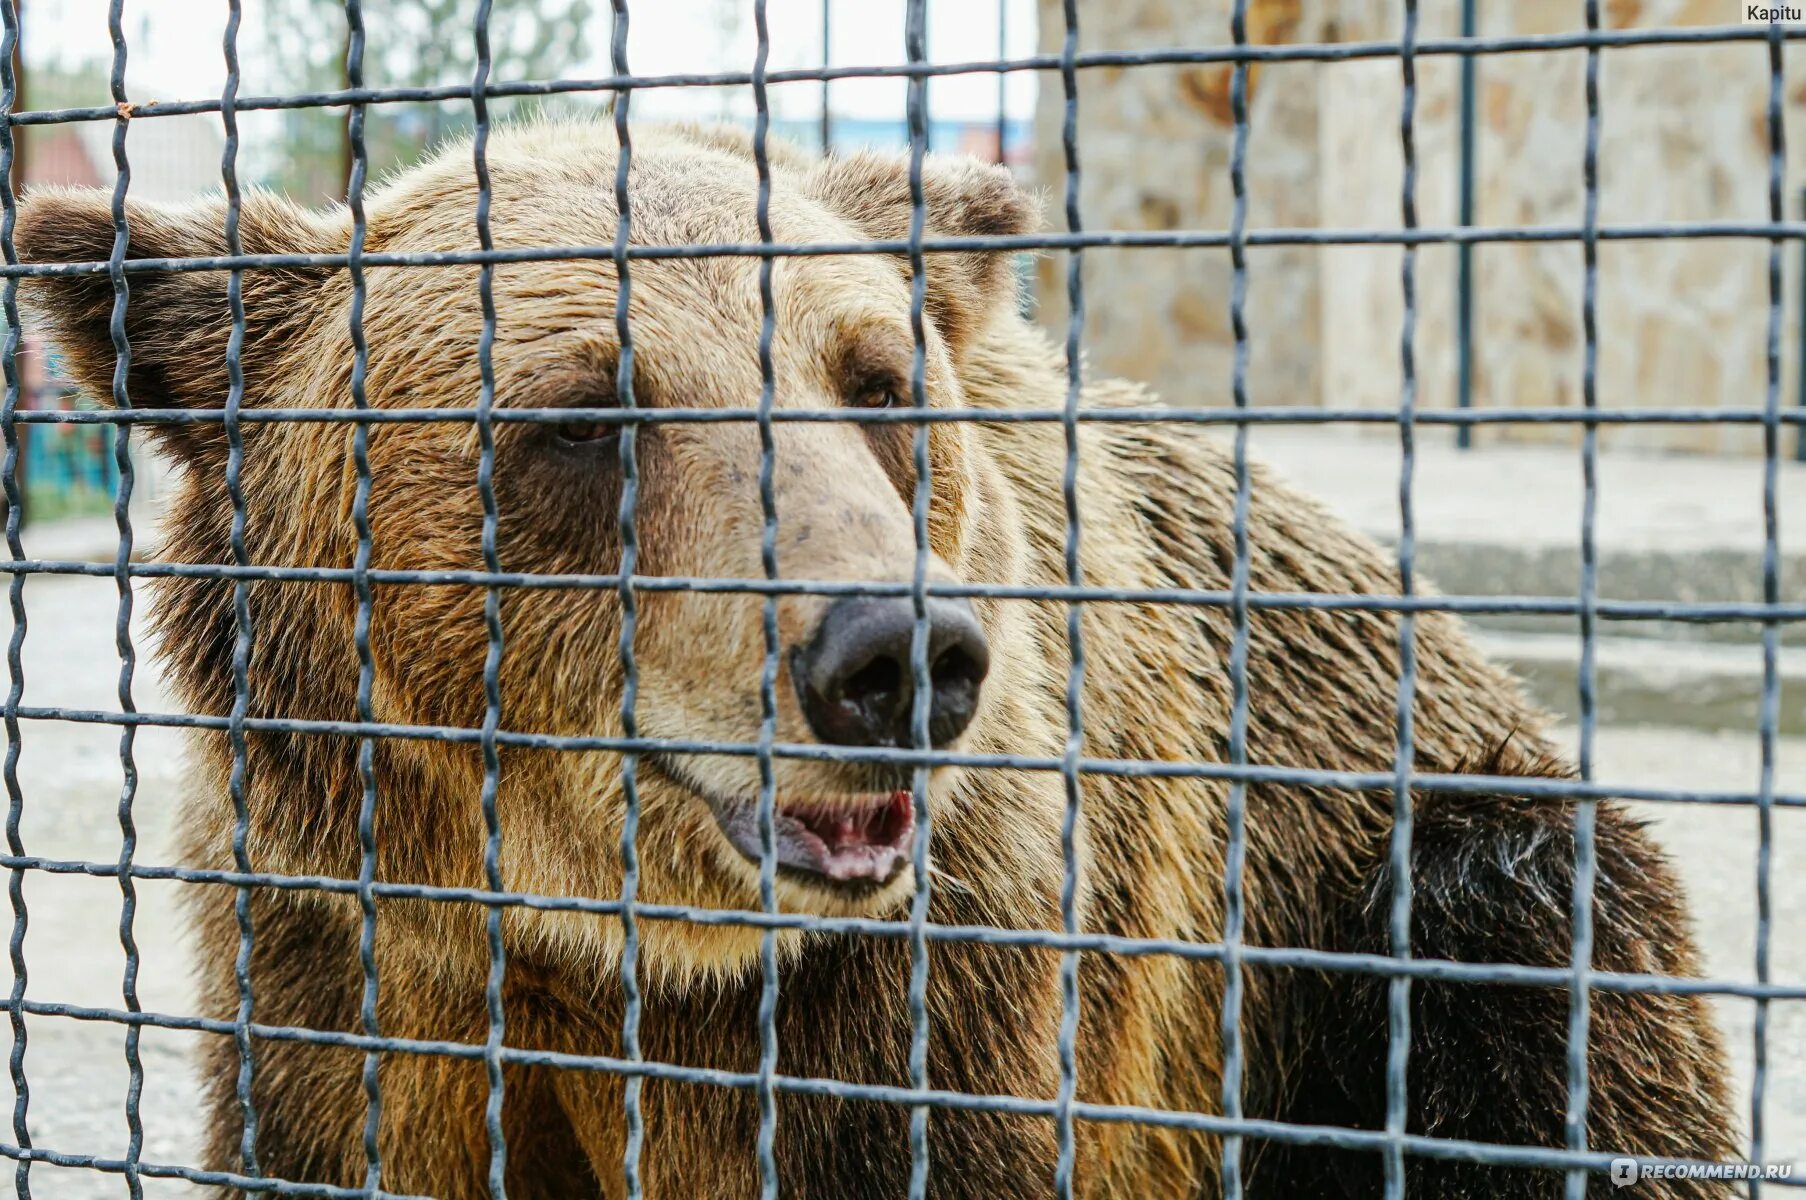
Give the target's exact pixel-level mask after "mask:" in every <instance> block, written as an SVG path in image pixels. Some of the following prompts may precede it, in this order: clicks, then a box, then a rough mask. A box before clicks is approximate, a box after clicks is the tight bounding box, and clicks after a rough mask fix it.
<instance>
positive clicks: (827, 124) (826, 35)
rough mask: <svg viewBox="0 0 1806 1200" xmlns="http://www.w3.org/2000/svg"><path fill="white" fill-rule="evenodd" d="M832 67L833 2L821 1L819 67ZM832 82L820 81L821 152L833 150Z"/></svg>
mask: <svg viewBox="0 0 1806 1200" xmlns="http://www.w3.org/2000/svg"><path fill="white" fill-rule="evenodd" d="M833 65H834V0H821V66H822V70H823V71H826V70H827V69H828V68H829V67H831V66H833ZM832 84H833V81H832V80H830V79H827V78H826V77H824V78H823V79H822V81H821V152H822V153H823V154H829V153H831V152H832V151H833V149H834V110H833V109H832V108H830V107H828V88H829V87H831V86H832Z"/></svg>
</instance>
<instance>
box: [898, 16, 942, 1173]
mask: <svg viewBox="0 0 1806 1200" xmlns="http://www.w3.org/2000/svg"><path fill="white" fill-rule="evenodd" d="M903 49H904V54H905V57H906V58H907V59H908V61H909V62H910V63H911V64H917V63H924V62H927V61H928V5H927V0H908V5H907V7H906V9H905V12H904V25H903ZM908 96H909V99H908V110H909V111H908V116H909V289H910V290H909V328H910V334H911V337H912V338H913V340H914V342H915V348H914V351H913V353H912V355H911V358H910V364H909V402H910V405H911V407H913V408H914V409H916V411H917V412H918V413H920V412H921V411H922V410H924V409H926V408H927V407H928V329H927V318H926V315H925V314H926V309H927V303H928V268H927V264H926V263H925V262H924V260H923V253H922V232H923V229H924V228H925V226H926V225H927V220H928V205H927V201H926V199H925V197H924V195H923V191H922V160H923V158H924V156H925V155H926V154H927V152H928V78H927V76H925V75H921V74H914V75H911V76H910V77H909V93H908ZM912 446H913V450H914V460H915V472H916V488H915V495H914V498H913V503H912V504H911V514H912V516H913V518H914V523H915V538H916V556H915V569H914V572H913V574H912V576H911V579H910V600H911V602H912V603H913V604H914V606H915V626H914V628H913V629H912V630H911V631H910V641H909V669H910V677H911V682H912V686H913V688H914V697H913V703H912V705H911V707H912V712H911V714H910V727H911V743H912V745H914V747H915V748H916V749H917V750H928V749H930V748H932V746H933V741H932V739H931V736H930V733H929V706H930V703H931V701H932V699H933V687H934V684H933V680H932V678H931V676H930V674H929V670H928V633H929V629H928V508H929V504H930V503H931V501H932V499H933V496H934V479H933V476H932V474H931V464H930V463H929V460H928V425H927V423H926V422H924V421H920V420H917V421H916V422H915V423H914V433H913V443H912ZM930 774H931V771H930V768H929V767H927V766H925V765H918V766H917V767H916V768H915V769H914V772H913V777H912V779H911V784H910V792H911V802H912V803H913V805H914V807H915V818H916V840H915V845H914V846H913V847H912V850H913V859H914V866H915V895H914V896H913V897H912V898H911V900H910V904H909V1020H910V1038H909V1085H910V1087H912V1088H914V1089H915V1090H916V1091H918V1092H920V1091H926V1090H927V1088H928V933H927V929H926V926H927V923H928V905H929V900H930V893H931V891H932V888H931V886H930V884H929V880H928V863H929V854H928V846H929V837H930V835H931V833H932V829H931V818H930V815H929V812H928V784H929V778H930ZM927 1195H928V1105H926V1104H912V1105H911V1106H910V1109H909V1200H926V1197H927Z"/></svg>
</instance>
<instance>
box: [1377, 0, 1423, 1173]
mask: <svg viewBox="0 0 1806 1200" xmlns="http://www.w3.org/2000/svg"><path fill="white" fill-rule="evenodd" d="M1416 50H1417V0H1404V29H1403V31H1402V36H1401V37H1400V39H1399V69H1400V72H1401V77H1402V83H1403V89H1402V97H1401V101H1400V105H1399V119H1398V135H1399V150H1400V153H1401V159H1402V163H1403V171H1402V172H1401V176H1402V179H1401V183H1400V187H1399V211H1400V216H1401V218H1402V222H1403V225H1404V228H1405V230H1406V232H1407V233H1409V232H1410V231H1412V230H1415V229H1416V228H1417V57H1416ZM1399 289H1400V292H1401V294H1402V297H1403V301H1404V313H1403V320H1402V322H1401V329H1400V333H1399V339H1398V359H1399V396H1398V441H1399V473H1398V518H1399V520H1398V590H1399V595H1401V596H1410V595H1412V594H1413V591H1414V588H1415V584H1416V579H1415V575H1416V571H1415V566H1416V557H1417V518H1416V511H1415V507H1414V505H1413V503H1412V498H1411V486H1412V482H1413V476H1414V474H1415V472H1416V469H1417V432H1416V424H1415V422H1416V417H1417V247H1416V245H1415V244H1414V243H1411V242H1409V241H1407V242H1406V243H1405V245H1404V246H1403V247H1402V248H1401V262H1400V266H1399ZM1416 696H1417V623H1416V618H1415V615H1414V614H1413V613H1412V612H1411V611H1410V610H1408V609H1407V610H1404V611H1401V612H1400V613H1399V614H1398V708H1397V713H1396V718H1395V729H1394V734H1395V738H1396V743H1397V744H1396V751H1397V758H1396V760H1395V762H1394V764H1393V771H1394V774H1393V780H1392V841H1391V847H1390V859H1389V861H1390V867H1391V871H1392V905H1391V913H1390V920H1389V923H1388V925H1389V927H1388V931H1387V932H1388V947H1389V951H1390V953H1391V955H1392V957H1394V958H1401V959H1408V958H1410V957H1411V835H1412V816H1413V813H1412V801H1411V765H1412V762H1413V751H1414V746H1413V737H1414V733H1413V730H1414V718H1415V713H1414V708H1415V704H1416ZM1410 1056H1411V980H1410V978H1409V977H1408V976H1405V975H1395V976H1393V977H1392V979H1391V980H1389V981H1388V984H1387V989H1386V1133H1387V1135H1388V1138H1389V1140H1388V1142H1387V1145H1386V1152H1385V1177H1386V1197H1387V1200H1399V1197H1402V1196H1403V1195H1404V1194H1405V1153H1404V1143H1403V1142H1402V1141H1401V1140H1400V1139H1401V1138H1402V1137H1403V1136H1404V1133H1405V1118H1406V1115H1407V1112H1408V1110H1409V1102H1408V1096H1409V1093H1408V1092H1407V1091H1406V1087H1405V1078H1406V1069H1407V1067H1408V1066H1409V1063H1410Z"/></svg>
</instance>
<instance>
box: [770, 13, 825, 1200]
mask: <svg viewBox="0 0 1806 1200" xmlns="http://www.w3.org/2000/svg"><path fill="white" fill-rule="evenodd" d="M823 11H824V12H825V11H826V0H824V4H823ZM753 28H754V31H755V32H756V34H757V37H758V48H757V50H756V52H755V54H754V58H753V77H752V91H753V107H754V109H755V111H756V116H755V118H754V122H753V165H754V168H755V169H756V170H757V171H758V176H759V191H758V202H757V203H758V222H759V241H760V242H762V243H764V244H765V245H767V246H769V245H771V244H772V242H773V240H774V239H773V236H772V231H771V159H770V157H769V156H768V154H767V151H766V139H767V138H768V137H769V136H770V134H771V97H770V95H769V94H768V93H767V91H766V87H765V71H766V67H767V66H768V65H769V63H770V61H771V28H770V25H769V24H768V22H767V18H766V0H753ZM824 45H825V42H824ZM824 111H826V110H825V109H824ZM774 266H775V260H774V259H773V258H772V256H771V255H770V254H764V255H761V256H760V258H759V513H760V517H761V523H760V529H759V561H760V564H761V565H762V566H763V567H764V570H765V578H766V579H768V580H770V581H772V582H774V583H775V582H776V581H777V578H778V507H777V496H776V494H775V493H774V491H773V490H772V476H773V473H774V471H775V470H776V467H777V447H776V444H775V443H774V441H773V439H772V429H771V410H772V406H773V404H774V403H775V402H776V398H777V368H776V365H775V363H774V362H773V361H772V354H771V345H772V340H773V339H774V338H775V337H776V336H777V328H778V319H777V300H776V297H775V296H774V294H773V291H772V271H773V268H774ZM760 609H761V616H762V619H763V624H764V630H765V661H764V663H763V664H762V665H761V667H760V670H759V742H758V760H759V805H758V822H759V907H760V909H761V910H762V911H764V912H766V913H768V914H770V915H772V916H776V915H777V911H778V846H777V817H776V812H777V802H778V801H777V772H776V769H775V767H774V765H773V763H772V757H771V747H772V744H773V743H774V742H775V741H776V740H777V735H778V693H777V687H778V597H777V594H776V593H775V592H769V593H767V594H766V596H765V599H764V602H763V603H762V604H761V606H760ZM759 972H760V981H761V982H760V989H759V1086H758V1092H759V1135H758V1144H757V1153H758V1160H759V1193H760V1195H761V1196H763V1197H764V1198H765V1200H776V1197H777V1194H778V1160H777V1136H778V1106H777V1085H776V1082H775V1080H776V1076H777V1070H778V931H777V929H776V928H775V927H772V926H767V927H766V928H765V930H764V931H763V932H761V933H760V935H759Z"/></svg>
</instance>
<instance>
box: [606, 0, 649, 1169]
mask: <svg viewBox="0 0 1806 1200" xmlns="http://www.w3.org/2000/svg"><path fill="white" fill-rule="evenodd" d="M612 5H613V14H614V27H613V30H612V32H611V35H610V38H609V59H610V63H611V66H610V69H611V70H612V71H613V72H614V74H615V75H616V76H621V77H624V76H625V75H626V74H627V20H628V13H627V0H612ZM632 96H633V92H632V91H631V90H628V89H626V88H623V89H621V90H619V91H617V92H615V141H616V143H617V144H618V146H619V152H618V154H617V156H616V158H615V241H614V265H615V281H616V282H615V337H616V339H617V340H618V341H619V342H620V356H619V358H618V359H617V360H616V365H615V393H616V399H615V403H616V404H617V405H618V406H619V407H621V408H633V407H635V403H634V395H633V329H632V326H631V324H630V323H629V320H628V306H629V304H630V302H631V291H632V288H631V286H630V277H629V274H628V268H627V242H628V239H629V237H630V236H631V235H632V233H633V217H632V212H631V209H630V208H629V205H628V195H627V183H628V173H629V171H630V169H631V167H632V165H633V138H632V136H631V135H630V134H629V133H628V130H627V108H628V102H629V100H630V99H631V98H632ZM638 434H639V423H638V422H634V421H628V422H624V423H623V424H622V426H621V571H620V583H619V593H620V597H621V645H620V657H621V734H622V736H623V737H627V738H637V737H639V736H640V732H639V730H640V726H639V717H638V714H637V712H636V711H635V710H636V706H637V705H638V702H639V691H640V671H639V664H638V663H637V662H636V661H635V659H634V653H633V639H634V633H635V629H636V626H637V624H638V620H639V601H638V599H637V598H636V596H635V594H634V590H633V573H634V571H635V570H636V569H637V568H638V566H639V558H640V538H639V526H638V523H637V512H638V508H639V502H640V471H639V459H638V457H637V456H636V453H635V442H636V440H637V437H638ZM639 765H640V758H639V752H638V751H635V750H625V751H622V753H621V795H622V799H623V802H624V803H625V804H626V813H625V814H624V816H623V817H622V821H621V990H622V995H623V999H624V1001H625V1003H624V1005H623V1007H622V1015H621V1056H622V1057H623V1058H625V1059H626V1060H627V1061H628V1062H630V1063H637V1062H639V1061H641V1057H642V1056H641V1053H640V923H639V917H638V916H637V915H636V914H635V912H634V908H633V906H634V900H635V898H636V897H637V896H638V894H639V888H640V850H639V836H640V784H639ZM641 1084H642V1078H641V1076H639V1075H637V1074H634V1075H629V1076H627V1077H626V1079H625V1080H623V1081H622V1100H621V1103H622V1110H623V1112H622V1115H623V1117H624V1119H625V1120H626V1122H627V1137H626V1143H625V1147H624V1149H623V1151H622V1155H621V1173H622V1177H623V1182H624V1185H625V1187H626V1192H627V1200H639V1196H640V1188H641V1181H640V1150H641V1148H642V1143H643V1142H644V1141H645V1137H646V1120H645V1114H644V1113H643V1112H642V1111H641V1109H640V1088H641Z"/></svg>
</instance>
